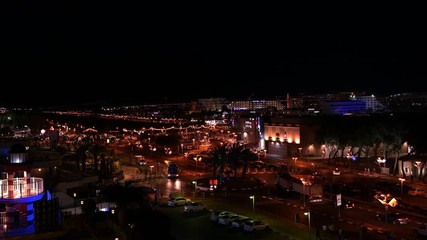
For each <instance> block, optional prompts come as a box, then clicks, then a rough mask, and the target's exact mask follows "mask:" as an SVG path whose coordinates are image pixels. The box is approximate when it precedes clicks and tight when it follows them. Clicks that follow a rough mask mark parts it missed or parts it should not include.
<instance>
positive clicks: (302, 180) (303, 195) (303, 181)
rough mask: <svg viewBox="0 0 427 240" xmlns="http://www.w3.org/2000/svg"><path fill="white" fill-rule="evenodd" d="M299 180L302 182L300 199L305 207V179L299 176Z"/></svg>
mask: <svg viewBox="0 0 427 240" xmlns="http://www.w3.org/2000/svg"><path fill="white" fill-rule="evenodd" d="M301 182H302V200H303V202H304V207H305V184H306V182H305V180H304V179H303V178H301Z"/></svg>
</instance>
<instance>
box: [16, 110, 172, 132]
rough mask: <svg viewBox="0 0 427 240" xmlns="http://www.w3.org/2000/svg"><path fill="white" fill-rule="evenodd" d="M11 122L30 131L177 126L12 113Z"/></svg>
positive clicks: (71, 116) (86, 117) (107, 129)
mask: <svg viewBox="0 0 427 240" xmlns="http://www.w3.org/2000/svg"><path fill="white" fill-rule="evenodd" d="M12 116H13V121H14V123H15V124H17V125H21V126H23V125H27V126H28V127H30V128H31V129H43V128H44V129H48V128H49V127H50V126H51V125H52V123H54V124H57V123H59V124H65V123H66V124H67V125H68V126H69V127H71V128H74V127H76V126H77V124H79V125H83V127H84V128H95V129H97V130H98V131H101V132H105V131H113V130H122V129H123V128H126V129H129V130H134V129H135V130H141V129H142V128H146V129H148V128H150V127H154V128H161V127H170V126H175V127H178V126H177V125H174V124H170V123H155V122H137V121H130V120H121V119H106V118H99V117H95V116H73V115H59V114H50V113H49V114H47V113H14V114H13V115H12Z"/></svg>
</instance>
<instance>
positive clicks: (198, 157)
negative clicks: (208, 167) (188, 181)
mask: <svg viewBox="0 0 427 240" xmlns="http://www.w3.org/2000/svg"><path fill="white" fill-rule="evenodd" d="M193 159H194V161H196V176H197V174H198V171H197V163H198V162H199V161H201V160H202V157H201V156H195V157H194V158H193Z"/></svg>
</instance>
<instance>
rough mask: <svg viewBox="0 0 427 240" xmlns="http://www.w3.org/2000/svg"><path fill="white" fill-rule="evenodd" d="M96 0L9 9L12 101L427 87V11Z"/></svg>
mask: <svg viewBox="0 0 427 240" xmlns="http://www.w3.org/2000/svg"><path fill="white" fill-rule="evenodd" d="M88 2H91V1H84V2H82V3H80V4H76V3H74V4H64V3H61V4H62V5H50V4H51V3H50V4H49V5H40V3H32V4H30V5H27V6H20V7H19V8H14V9H13V10H11V11H4V10H3V11H4V12H3V13H2V14H1V16H2V17H1V19H2V25H3V26H2V30H1V31H2V34H1V36H2V37H1V40H0V41H1V42H0V43H1V45H0V46H1V48H0V50H1V58H2V59H3V61H2V62H3V63H2V67H1V71H0V74H1V75H0V76H1V79H2V81H1V83H2V87H1V89H2V91H1V94H0V105H20V106H24V105H28V106H47V105H61V104H80V103H87V102H98V101H100V102H117V103H145V102H159V101H165V100H167V101H181V100H182V101H187V100H191V99H196V98H210V97H226V98H246V97H249V96H254V97H274V96H283V95H285V94H286V93H288V92H289V93H297V92H307V93H322V92H336V91H367V92H369V93H370V92H374V93H375V92H384V93H395V92H408V91H424V90H425V88H424V87H423V85H424V82H425V81H426V71H425V70H426V67H425V66H426V43H427V41H426V39H425V37H424V34H425V31H426V30H425V29H426V28H425V26H424V23H425V22H426V21H425V20H426V19H425V18H424V17H422V16H424V15H425V14H423V15H420V16H421V17H417V16H418V15H417V14H416V13H412V12H405V13H403V11H400V12H398V11H396V10H395V11H389V10H385V9H383V8H371V7H370V8H367V7H366V8H365V7H363V6H361V7H357V6H345V7H344V6H342V8H340V7H341V6H311V7H310V8H307V7H306V6H298V7H294V6H260V5H252V6H247V5H238V6H237V4H236V6H232V5H226V6H213V5H197V6H195V5H182V4H180V5H173V6H172V5H166V3H165V5H163V6H149V5H133V4H130V3H127V2H128V1H117V2H115V3H113V2H108V1H102V2H100V3H94V2H91V3H88ZM359 8H360V10H359ZM366 9H368V10H366ZM396 9H397V8H396ZM412 9H415V10H416V9H417V7H416V6H413V8H412ZM411 11H412V10H411Z"/></svg>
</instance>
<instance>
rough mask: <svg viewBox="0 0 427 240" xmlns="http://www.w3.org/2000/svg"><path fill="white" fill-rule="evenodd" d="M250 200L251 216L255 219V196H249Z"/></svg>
mask: <svg viewBox="0 0 427 240" xmlns="http://www.w3.org/2000/svg"><path fill="white" fill-rule="evenodd" d="M249 198H250V199H252V215H253V218H254V219H255V195H252V196H249Z"/></svg>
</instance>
